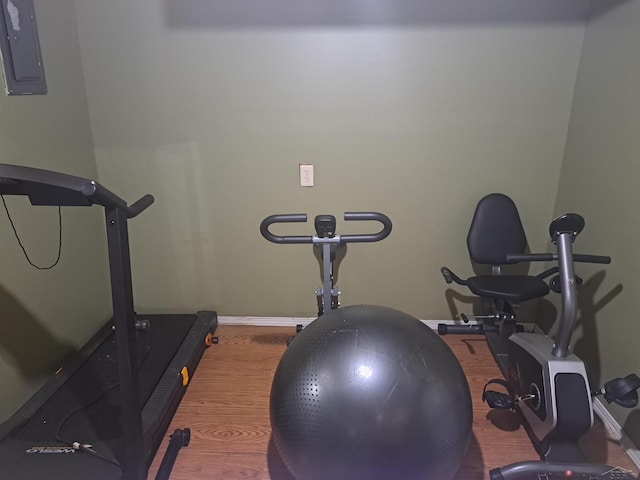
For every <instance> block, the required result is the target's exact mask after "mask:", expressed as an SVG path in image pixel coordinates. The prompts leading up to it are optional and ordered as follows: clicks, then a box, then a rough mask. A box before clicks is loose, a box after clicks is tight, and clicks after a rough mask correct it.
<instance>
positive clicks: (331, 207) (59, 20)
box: [0, 0, 640, 441]
mask: <svg viewBox="0 0 640 480" xmlns="http://www.w3.org/2000/svg"><path fill="white" fill-rule="evenodd" d="M237 5H239V4H238V3H237V2H231V1H230V0H211V1H200V0H183V1H181V2H179V3H178V2H172V1H170V0H138V1H136V2H127V1H124V0H110V1H108V2H106V1H103V2H97V1H95V2H86V1H78V2H75V5H74V2H71V1H70V0H61V1H58V2H55V3H53V2H45V1H43V0H36V9H37V14H38V19H39V28H40V38H41V42H42V49H43V54H44V61H45V68H46V73H47V80H48V84H49V94H48V95H46V96H38V97H19V98H17V97H5V96H3V95H0V111H1V112H2V113H1V114H0V127H1V128H0V144H1V145H2V147H3V148H2V152H3V156H2V160H1V161H2V162H7V163H18V164H25V165H32V166H42V167H44V168H51V169H54V170H61V171H65V172H68V173H73V174H76V175H81V176H87V177H94V176H96V175H97V176H98V178H99V179H100V181H101V182H102V183H104V184H105V185H108V186H109V187H110V188H111V189H112V190H114V191H116V192H117V193H118V194H120V195H121V196H123V197H124V198H138V197H139V196H140V195H142V194H143V193H152V194H154V195H155V196H156V199H157V201H156V203H155V204H154V206H153V207H152V208H151V209H149V211H148V212H145V215H143V216H141V217H140V218H137V219H136V221H135V222H132V224H131V226H130V234H131V237H132V259H133V277H134V288H135V293H136V308H137V309H138V310H139V311H147V312H153V311H183V310H189V311H192V310H195V309H200V308H213V309H216V310H217V311H218V312H219V313H220V314H222V315H258V316H269V315H277V316H312V315H313V314H314V311H315V303H314V298H313V290H314V288H315V286H316V285H317V284H318V283H319V282H320V276H319V268H318V265H317V263H316V261H315V259H314V257H313V255H312V252H311V249H310V247H307V246H279V245H272V244H269V243H267V242H266V241H265V240H263V239H262V238H261V237H260V235H259V233H258V225H259V223H260V221H261V219H262V218H264V217H265V216H267V215H269V214H272V213H298V212H306V213H309V215H310V216H313V215H315V214H319V213H333V214H336V215H338V216H339V215H340V214H341V213H342V212H344V211H353V210H379V211H382V212H385V213H387V214H388V215H389V216H390V217H391V218H392V219H393V221H394V231H393V233H392V235H391V236H390V237H389V238H388V239H387V240H385V241H384V242H382V243H380V244H375V245H373V244H372V245H352V246H351V247H350V248H349V252H348V254H347V256H346V258H345V259H344V260H343V262H342V264H341V266H340V270H339V272H338V285H339V286H340V287H341V290H342V291H343V292H344V293H343V298H342V301H343V303H345V304H353V303H380V304H385V305H389V306H392V307H397V308H400V309H402V310H405V311H407V312H409V313H412V314H414V315H416V316H418V317H421V318H428V319H445V318H451V315H452V314H453V313H455V312H452V308H451V306H450V305H449V304H448V302H447V296H446V295H445V292H446V286H445V285H444V282H443V280H442V278H441V277H440V274H439V268H440V267H441V266H442V265H443V264H447V265H448V266H450V267H451V268H453V269H454V270H456V271H458V272H459V273H461V274H466V273H470V266H469V262H468V257H467V254H466V248H465V236H466V231H467V228H468V224H469V221H470V218H471V214H472V209H473V205H474V204H475V202H476V201H477V199H478V198H479V197H480V196H482V195H484V194H485V193H488V192H491V191H502V192H505V193H507V194H509V195H511V196H512V197H513V198H514V199H515V200H516V202H517V204H518V206H519V208H520V210H521V214H522V217H523V219H524V222H525V228H526V230H527V233H528V236H529V239H530V244H531V248H532V250H539V249H546V248H548V241H547V234H546V229H547V224H548V221H549V219H550V217H551V216H552V215H553V214H554V213H560V212H563V211H566V210H576V211H579V212H580V213H583V214H584V215H585V217H586V218H587V230H586V231H585V232H584V234H583V235H582V236H581V237H580V238H579V241H578V242H579V243H578V244H577V245H579V246H580V249H581V250H583V251H587V250H588V251H595V252H597V253H600V252H602V253H607V254H611V255H612V256H613V257H614V264H613V265H612V266H611V267H608V268H607V269H606V270H603V269H598V268H593V269H591V270H589V269H588V268H587V269H585V270H584V272H583V276H585V278H586V279H587V282H588V284H587V285H588V287H589V289H588V290H585V293H584V294H583V296H582V298H581V309H582V312H583V317H582V323H581V326H580V330H579V338H578V342H577V345H576V349H577V350H578V351H579V353H581V354H583V355H584V356H585V357H586V358H587V360H588V363H589V368H590V374H591V375H592V377H593V378H592V380H593V381H594V383H597V382H599V381H601V380H604V379H607V378H609V377H612V376H615V375H619V374H622V373H627V372H630V371H633V370H636V369H637V366H638V365H637V364H638V361H637V357H636V355H635V353H634V351H635V350H636V349H635V348H634V347H635V344H634V338H635V335H632V334H631V332H635V331H636V330H637V328H638V327H636V326H635V323H634V321H633V317H632V316H631V315H630V313H631V312H633V303H632V300H631V299H632V298H633V297H634V294H635V288H634V287H633V285H634V283H633V280H634V278H633V276H632V272H635V271H636V270H637V265H636V263H637V262H636V260H637V258H636V257H637V255H634V252H635V249H634V248H633V247H634V244H633V239H635V238H636V236H637V235H636V233H637V232H636V230H637V225H636V224H635V223H634V221H633V219H634V218H635V217H634V211H633V208H634V205H635V200H636V196H637V194H636V190H637V189H636V188H635V185H634V184H633V179H634V177H633V173H635V171H636V169H637V167H636V164H637V162H634V160H635V159H634V157H633V155H634V154H637V152H638V150H639V148H638V140H637V138H638V136H637V135H634V131H633V127H634V126H636V125H638V120H639V117H638V115H639V112H640V105H639V97H638V95H637V87H636V85H637V84H638V77H640V73H639V71H638V66H637V62H635V57H634V52H635V45H637V44H638V40H639V38H638V37H639V36H640V34H638V33H637V32H638V31H639V29H638V28H636V27H637V25H638V23H639V22H638V17H639V15H640V13H639V10H640V9H639V7H638V6H637V2H620V1H618V2H604V1H602V2H600V1H594V2H592V5H591V9H590V12H589V22H588V24H587V25H586V34H585V19H586V18H587V13H588V10H589V9H588V6H589V2H587V1H586V0H564V1H562V2H557V1H556V0H540V1H535V2H533V1H522V2H514V1H508V2H507V1H502V0H448V1H445V0H424V1H423V2H406V3H398V2H390V0H389V1H387V0H376V1H375V2H373V4H372V3H368V4H367V5H368V7H369V8H368V9H367V10H366V11H365V10H362V9H361V2H353V1H344V0H342V1H340V2H337V1H333V0H325V1H323V2H318V3H315V4H313V5H312V6H309V4H305V5H306V6H305V5H302V6H301V5H300V4H298V3H296V4H295V5H296V6H295V8H293V7H294V5H293V3H292V2H290V1H288V0H269V1H268V2H266V3H265V2H263V3H262V4H261V5H262V7H263V8H256V9H252V10H249V11H243V9H241V8H239V7H237ZM372 5H373V6H372ZM391 6H393V8H391ZM74 7H75V8H74ZM374 7H375V8H374ZM76 20H77V25H76ZM81 58H82V61H81ZM634 62H635V63H634ZM85 89H86V94H85ZM299 163H312V164H314V166H315V169H316V186H315V187H313V188H306V189H304V188H301V187H299V186H298V185H297V177H298V173H297V168H298V164H299ZM8 200H9V201H8V204H9V207H10V208H11V211H12V213H13V214H14V217H15V219H16V224H17V227H18V229H19V231H20V233H21V236H22V237H23V240H24V243H25V245H26V247H27V249H28V251H29V252H31V253H32V256H33V257H34V259H35V260H36V261H40V262H43V263H46V261H47V260H48V259H50V258H52V257H53V256H55V247H56V242H55V239H56V236H57V216H56V215H57V214H56V212H55V210H52V209H44V208H34V207H30V206H28V205H27V202H25V201H24V200H23V199H13V198H11V199H8ZM63 215H64V219H63V222H64V245H63V257H62V261H61V263H60V265H59V266H58V267H57V268H56V269H54V270H51V271H46V272H40V271H36V270H34V269H32V268H31V267H29V266H28V265H27V264H26V261H25V260H24V259H23V257H22V253H21V252H20V251H19V249H18V247H17V245H16V241H15V239H14V238H13V234H12V231H11V229H10V226H9V225H8V222H7V220H6V217H3V218H4V219H0V235H2V237H3V238H2V240H3V245H5V248H4V249H3V251H2V253H1V254H0V255H2V258H1V260H2V264H3V267H4V268H3V269H2V271H0V308H1V309H2V314H3V317H5V318H8V319H9V321H3V322H2V326H0V329H1V330H0V375H2V376H3V379H5V382H6V383H7V384H8V385H10V388H6V389H3V393H2V394H1V395H0V419H1V418H2V416H3V414H4V415H5V416H6V415H8V414H9V413H10V412H11V411H12V410H13V409H14V408H15V407H16V406H17V405H19V404H20V403H21V402H22V401H23V400H24V399H25V398H26V396H27V395H28V394H29V393H30V392H32V391H33V389H34V388H36V387H37V386H38V385H39V384H40V382H41V381H42V379H43V378H44V376H45V375H46V374H47V372H49V371H50V370H51V369H52V368H54V367H55V365H56V364H57V362H58V361H59V359H60V358H61V357H62V356H64V354H65V353H67V352H69V351H70V350H73V349H75V348H77V347H78V346H79V345H81V344H82V343H84V342H85V341H86V340H87V339H88V338H89V336H90V335H91V334H92V333H93V332H94V331H95V330H96V329H97V328H98V326H99V325H101V324H102V322H103V321H104V320H105V319H106V318H107V317H108V315H109V311H110V305H109V296H108V277H107V270H106V257H105V250H106V247H105V242H104V233H103V225H102V221H103V220H102V213H101V212H100V210H99V209H97V208H94V209H65V210H64V211H63ZM0 217H2V216H1V215H0ZM356 226H358V227H359V228H361V227H360V225H355V226H352V225H349V224H345V222H340V223H339V229H340V231H342V232H343V233H353V230H352V229H355V227H356ZM296 227H298V228H291V229H283V230H282V233H285V232H286V233H294V232H297V233H302V234H305V233H310V232H311V224H310V223H309V224H308V225H307V226H306V227H307V228H303V227H304V226H303V225H299V226H296ZM612 232H616V233H614V234H612ZM456 292H458V293H456V294H455V297H456V300H455V306H454V308H453V310H459V311H469V310H470V308H471V306H470V305H469V304H468V302H469V301H470V299H468V298H467V297H466V296H465V295H464V294H465V292H464V291H463V290H462V289H458V290H456ZM621 332H622V333H621ZM34 342H39V343H35V344H34ZM612 411H613V413H614V414H615V415H616V416H617V418H618V419H620V420H621V421H623V422H624V423H625V424H626V426H627V428H628V431H629V432H630V433H631V435H632V436H636V437H637V436H639V435H636V434H635V433H634V432H636V431H638V428H637V427H636V424H637V423H638V421H637V420H636V418H637V417H636V415H635V412H633V413H632V414H631V415H627V414H626V412H619V411H617V410H616V409H615V408H613V409H612ZM636 441H638V439H637V438H636Z"/></svg>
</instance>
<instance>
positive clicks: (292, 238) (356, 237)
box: [260, 212, 392, 243]
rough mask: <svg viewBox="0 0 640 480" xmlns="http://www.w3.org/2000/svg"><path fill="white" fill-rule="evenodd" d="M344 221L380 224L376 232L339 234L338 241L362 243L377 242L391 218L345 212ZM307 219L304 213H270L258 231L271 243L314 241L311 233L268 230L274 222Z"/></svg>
mask: <svg viewBox="0 0 640 480" xmlns="http://www.w3.org/2000/svg"><path fill="white" fill-rule="evenodd" d="M344 219H345V220H346V221H376V222H380V223H381V224H382V230H380V231H379V232H377V233H358V234H350V235H340V236H339V237H338V238H339V239H340V243H364V242H379V241H380V240H384V239H385V238H387V237H388V236H389V234H390V233H391V228H392V224H391V219H389V217H387V216H386V215H385V214H383V213H379V212H345V213H344ZM306 221H307V214H306V213H285V214H277V215H270V216H268V217H267V218H265V219H264V220H262V222H261V223H260V233H261V234H262V236H263V237H264V238H266V239H267V240H269V241H270V242H273V243H314V239H315V238H316V237H315V236H313V235H276V234H274V233H272V232H271V231H270V230H269V227H270V226H271V225H273V224H274V223H304V222H306Z"/></svg>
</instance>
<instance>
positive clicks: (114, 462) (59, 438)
mask: <svg viewBox="0 0 640 480" xmlns="http://www.w3.org/2000/svg"><path fill="white" fill-rule="evenodd" d="M149 351H150V348H148V347H147V348H145V350H144V355H143V356H142V358H141V359H140V362H139V364H138V369H140V368H142V366H143V365H144V362H145V360H146V359H147V357H148V355H149ZM119 386H120V382H118V383H114V384H113V385H111V386H110V387H109V388H107V389H105V390H103V391H102V392H100V394H99V395H98V396H97V397H96V398H94V399H93V400H91V401H89V402H86V403H84V404H83V405H80V406H79V407H78V408H76V409H74V410H72V411H71V412H69V413H68V414H67V416H66V417H64V418H63V419H62V420H60V423H59V424H58V428H56V434H55V437H56V441H57V442H60V443H62V444H64V445H65V446H70V447H72V448H74V449H77V450H80V451H82V452H85V453H88V454H90V455H93V456H94V457H96V458H98V459H100V460H103V461H105V462H108V463H111V464H112V465H115V466H116V467H118V468H119V469H120V470H121V471H123V472H124V468H123V466H122V465H121V464H120V462H118V460H116V459H115V458H109V457H107V456H105V455H102V454H100V453H98V452H96V451H95V450H93V449H92V448H91V447H89V446H87V445H83V444H81V443H80V442H71V441H69V440H67V439H65V438H63V437H62V434H61V433H60V432H61V431H62V428H63V427H64V424H65V423H67V422H68V421H69V419H70V418H71V417H73V416H74V415H75V414H76V413H78V412H80V411H81V410H84V409H86V408H89V407H90V406H91V405H93V404H95V403H96V402H98V401H100V400H101V399H102V398H103V397H104V396H105V395H106V394H107V393H109V392H110V391H111V390H113V389H114V388H117V387H119Z"/></svg>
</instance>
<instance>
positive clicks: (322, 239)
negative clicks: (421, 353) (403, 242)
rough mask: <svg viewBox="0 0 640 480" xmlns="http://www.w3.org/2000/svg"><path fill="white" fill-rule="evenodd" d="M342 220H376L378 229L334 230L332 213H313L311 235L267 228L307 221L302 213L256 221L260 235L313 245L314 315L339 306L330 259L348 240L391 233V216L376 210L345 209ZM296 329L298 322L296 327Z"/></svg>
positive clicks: (361, 240)
mask: <svg viewBox="0 0 640 480" xmlns="http://www.w3.org/2000/svg"><path fill="white" fill-rule="evenodd" d="M344 219H345V220H346V221H377V222H379V223H381V224H382V230H380V231H378V232H377V233H358V234H351V235H337V234H336V217H334V216H333V215H317V216H316V217H315V219H314V225H315V231H316V233H315V235H292V236H291V235H290V236H283V235H276V234H274V233H272V232H271V231H270V230H269V227H270V226H271V225H273V224H274V223H304V222H306V221H307V214H306V213H293V214H279V215H270V216H268V217H267V218H265V219H264V220H262V222H261V223H260V233H261V234H262V236H263V237H264V238H266V239H267V240H269V241H270V242H273V243H280V244H285V243H287V244H291V243H310V244H312V245H313V246H314V249H318V250H320V254H319V256H320V259H321V262H322V286H320V287H318V288H316V291H315V293H316V301H317V304H318V316H321V315H322V314H323V313H325V311H328V310H333V309H336V308H338V307H339V306H340V301H339V295H340V290H339V289H338V287H337V286H336V285H335V283H334V263H335V262H336V261H337V259H338V258H339V257H340V255H341V254H344V253H345V249H346V246H347V244H348V243H365V242H379V241H381V240H384V239H385V238H387V237H388V236H389V234H390V233H391V228H392V224H391V220H390V219H389V217H387V216H386V215H384V214H382V213H378V212H345V214H344ZM296 329H297V331H298V333H299V332H300V330H301V329H302V325H298V326H297V327H296Z"/></svg>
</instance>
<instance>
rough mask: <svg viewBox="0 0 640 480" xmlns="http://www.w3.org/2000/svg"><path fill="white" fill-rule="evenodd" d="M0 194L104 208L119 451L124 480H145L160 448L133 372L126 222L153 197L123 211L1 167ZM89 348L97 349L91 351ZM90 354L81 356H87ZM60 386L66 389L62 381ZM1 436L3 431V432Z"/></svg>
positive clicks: (86, 188)
mask: <svg viewBox="0 0 640 480" xmlns="http://www.w3.org/2000/svg"><path fill="white" fill-rule="evenodd" d="M0 194H1V195H26V196H27V197H29V200H30V202H31V204H32V205H50V206H91V205H94V204H95V205H100V206H102V207H103V208H104V210H105V223H106V230H107V246H108V255H109V270H110V278H111V295H112V307H113V325H114V328H115V338H116V345H117V349H118V356H117V365H118V376H119V383H120V389H119V390H120V400H121V408H122V428H123V436H122V438H123V451H124V452H125V453H124V458H123V462H122V463H123V465H122V467H123V475H122V480H146V478H147V470H148V464H147V457H148V455H147V454H145V453H150V454H154V453H155V451H156V450H157V448H158V446H159V440H158V439H156V438H147V439H145V432H144V428H143V413H142V405H141V399H140V391H139V388H140V382H139V378H138V368H137V343H136V313H135V310H134V302H133V286H132V278H131V259H130V251H129V234H128V228H127V220H128V219H129V218H133V217H135V216H137V215H138V214H139V213H141V212H142V211H143V210H144V209H146V208H147V207H149V206H150V205H151V204H152V203H153V202H154V198H153V196H151V195H144V196H143V197H141V198H140V199H139V200H137V201H136V202H134V203H133V204H131V205H127V203H126V202H125V201H124V200H123V199H122V198H120V197H118V196H117V195H115V194H114V193H112V192H111V191H109V190H108V189H107V188H105V187H104V186H102V185H101V184H99V183H98V182H96V181H94V180H89V179H85V178H82V177H76V176H72V175H67V174H63V173H59V172H53V171H50V170H43V169H38V168H32V167H25V166H19V165H8V164H0ZM201 314H204V315H211V316H212V318H215V312H199V314H198V315H201ZM216 323H217V321H216ZM214 329H215V327H214ZM91 348H95V346H92V347H91ZM91 348H89V349H88V350H89V351H87V352H83V354H84V355H88V354H90V350H91ZM85 358H86V357H85ZM80 363H81V361H80ZM60 383H64V380H62V379H61V382H60ZM45 395H46V392H43V393H42V394H40V395H38V394H37V395H36V397H35V398H33V399H32V402H31V404H30V405H29V407H32V406H33V407H35V406H36V405H37V404H38V403H42V402H43V401H44V399H43V398H42V397H43V396H45ZM28 404H29V402H28ZM27 410H28V409H27ZM12 420H13V421H10V422H8V425H5V426H3V427H8V428H11V429H13V428H15V427H16V423H18V422H19V421H20V419H17V420H16V419H12ZM165 423H166V422H165ZM167 426H168V425H167ZM3 430H5V431H6V428H4V429H3ZM145 440H146V441H145Z"/></svg>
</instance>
